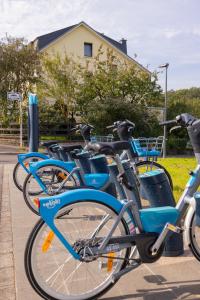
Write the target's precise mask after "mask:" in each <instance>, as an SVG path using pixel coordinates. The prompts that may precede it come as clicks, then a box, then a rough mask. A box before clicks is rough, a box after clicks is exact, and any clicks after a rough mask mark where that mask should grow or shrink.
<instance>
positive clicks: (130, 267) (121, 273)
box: [112, 261, 141, 282]
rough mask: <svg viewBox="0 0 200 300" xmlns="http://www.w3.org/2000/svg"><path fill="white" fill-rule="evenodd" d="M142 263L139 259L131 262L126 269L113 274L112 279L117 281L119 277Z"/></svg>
mask: <svg viewBox="0 0 200 300" xmlns="http://www.w3.org/2000/svg"><path fill="white" fill-rule="evenodd" d="M140 265H141V262H139V261H134V263H131V264H130V265H128V267H126V268H125V269H123V270H121V271H119V272H118V273H116V274H113V276H112V281H113V282H115V281H116V280H118V279H119V278H121V277H122V276H123V275H125V274H127V273H129V272H131V271H132V270H134V269H136V268H138V267H139V266H140Z"/></svg>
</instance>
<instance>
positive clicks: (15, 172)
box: [13, 156, 43, 192]
mask: <svg viewBox="0 0 200 300" xmlns="http://www.w3.org/2000/svg"><path fill="white" fill-rule="evenodd" d="M31 159H35V160H37V161H38V160H43V159H42V158H39V157H38V156H30V157H27V158H25V159H24V160H23V162H26V161H30V160H31ZM20 167H21V168H22V169H23V171H24V173H25V172H26V171H25V170H24V168H23V167H22V166H21V164H20V163H19V162H17V163H16V165H15V167H14V169H13V181H14V184H15V186H16V187H17V188H18V190H20V191H21V192H22V191H23V184H24V180H23V183H20V181H22V180H21V179H23V177H22V176H21V175H20V176H18V172H19V168H20ZM26 174H28V173H26ZM18 177H19V178H20V180H19V179H18Z"/></svg>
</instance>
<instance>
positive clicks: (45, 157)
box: [17, 152, 49, 173]
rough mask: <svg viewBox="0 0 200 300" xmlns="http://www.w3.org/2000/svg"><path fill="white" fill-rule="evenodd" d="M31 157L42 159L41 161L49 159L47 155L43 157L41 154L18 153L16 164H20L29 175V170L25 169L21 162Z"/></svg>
mask: <svg viewBox="0 0 200 300" xmlns="http://www.w3.org/2000/svg"><path fill="white" fill-rule="evenodd" d="M32 156H34V157H39V158H42V159H45V160H46V159H49V157H48V156H47V155H45V154H43V153H39V152H29V153H20V154H18V155H17V157H18V162H19V163H20V165H21V166H22V167H23V168H24V169H25V171H26V172H27V173H29V169H27V168H26V167H25V165H24V164H23V161H24V159H26V158H29V157H32Z"/></svg>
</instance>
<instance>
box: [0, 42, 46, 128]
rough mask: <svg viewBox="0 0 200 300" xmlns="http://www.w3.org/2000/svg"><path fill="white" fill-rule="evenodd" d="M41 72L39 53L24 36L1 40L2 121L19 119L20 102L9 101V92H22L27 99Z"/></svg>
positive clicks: (0, 112)
mask: <svg viewBox="0 0 200 300" xmlns="http://www.w3.org/2000/svg"><path fill="white" fill-rule="evenodd" d="M39 74H40V64H39V54H38V53H37V52H36V51H35V50H34V49H33V47H32V46H31V45H30V44H29V45H27V42H26V41H25V40H24V39H23V38H10V37H6V38H4V39H1V40H0V122H3V123H8V122H9V121H17V120H18V116H19V108H18V103H16V102H12V103H8V101H7V92H9V91H12V90H13V91H15V92H20V93H22V96H23V99H27V92H28V91H31V89H32V88H33V87H34V85H35V84H36V83H37V81H38V76H39Z"/></svg>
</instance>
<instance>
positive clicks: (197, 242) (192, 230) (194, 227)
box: [189, 212, 200, 261]
mask: <svg viewBox="0 0 200 300" xmlns="http://www.w3.org/2000/svg"><path fill="white" fill-rule="evenodd" d="M189 236H190V249H191V251H192V253H193V254H194V256H195V257H196V259H198V260H199V261H200V218H199V217H198V216H197V215H196V214H195V212H194V214H193V216H192V218H191V223H190V225H189Z"/></svg>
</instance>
